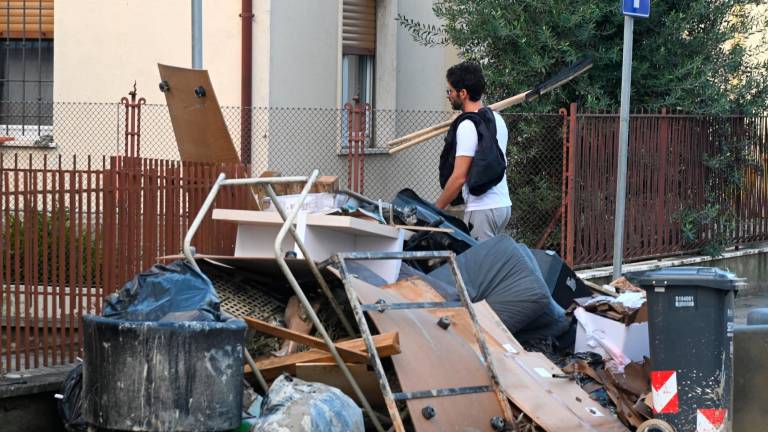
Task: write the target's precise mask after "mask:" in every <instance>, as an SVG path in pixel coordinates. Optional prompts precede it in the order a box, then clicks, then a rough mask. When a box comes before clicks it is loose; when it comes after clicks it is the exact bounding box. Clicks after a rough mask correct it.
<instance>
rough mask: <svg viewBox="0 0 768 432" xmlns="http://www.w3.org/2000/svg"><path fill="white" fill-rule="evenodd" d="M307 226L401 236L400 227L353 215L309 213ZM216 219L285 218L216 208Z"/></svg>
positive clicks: (272, 221)
mask: <svg viewBox="0 0 768 432" xmlns="http://www.w3.org/2000/svg"><path fill="white" fill-rule="evenodd" d="M306 216H307V226H313V227H322V228H328V229H331V230H334V231H339V232H346V233H352V234H357V235H368V236H370V235H375V236H381V237H388V238H393V239H396V238H398V237H399V236H400V234H399V231H400V230H399V229H398V228H395V227H392V226H390V225H384V224H380V223H378V222H371V221H368V220H363V219H360V218H356V217H351V216H332V215H323V214H308V215H306ZM211 218H212V219H214V220H220V221H229V222H235V223H237V224H244V225H282V224H283V219H282V218H281V217H280V215H279V214H278V213H277V212H271V211H251V210H232V209H214V210H213V213H212V215H211Z"/></svg>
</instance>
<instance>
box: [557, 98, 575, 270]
mask: <svg viewBox="0 0 768 432" xmlns="http://www.w3.org/2000/svg"><path fill="white" fill-rule="evenodd" d="M560 113H561V114H562V115H563V116H564V119H563V190H562V204H561V206H562V207H561V213H562V219H561V224H560V256H561V257H562V258H563V260H564V261H565V262H566V263H567V264H568V265H569V266H570V267H573V264H574V249H575V247H576V243H575V239H574V220H573V218H574V208H573V201H574V200H573V198H574V196H573V195H574V190H575V188H574V184H573V181H574V180H573V178H574V171H575V169H576V156H575V153H576V152H575V151H574V147H575V145H576V127H577V123H576V113H577V105H576V103H572V104H571V105H570V109H569V110H568V111H567V112H566V110H565V109H562V110H560Z"/></svg>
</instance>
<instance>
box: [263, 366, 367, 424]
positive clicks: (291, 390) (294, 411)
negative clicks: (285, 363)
mask: <svg viewBox="0 0 768 432" xmlns="http://www.w3.org/2000/svg"><path fill="white" fill-rule="evenodd" d="M261 412H262V417H260V418H259V419H258V420H257V421H256V422H255V423H254V425H253V427H252V428H251V431H252V432H257V431H293V432H314V431H323V432H363V431H364V430H365V429H364V423H363V412H362V410H361V409H360V408H359V407H358V406H357V405H356V404H355V402H354V401H353V400H352V399H351V398H350V397H349V396H347V395H345V394H344V393H342V392H341V390H339V389H337V388H335V387H331V386H328V385H325V384H321V383H310V382H306V381H302V380H300V379H298V378H291V377H290V376H289V375H282V376H280V377H278V378H277V379H276V380H275V382H274V383H272V386H271V387H270V389H269V393H267V397H266V399H264V403H263V404H262V406H261Z"/></svg>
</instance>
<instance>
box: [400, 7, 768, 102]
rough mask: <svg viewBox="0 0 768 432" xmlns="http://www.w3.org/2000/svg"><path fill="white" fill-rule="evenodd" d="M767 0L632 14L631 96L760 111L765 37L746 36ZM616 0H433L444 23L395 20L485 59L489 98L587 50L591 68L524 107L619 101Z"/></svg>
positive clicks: (766, 96)
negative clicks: (753, 41)
mask: <svg viewBox="0 0 768 432" xmlns="http://www.w3.org/2000/svg"><path fill="white" fill-rule="evenodd" d="M764 1H765V0H689V1H679V0H654V2H653V7H652V10H651V17H650V18H649V19H636V20H635V25H634V29H635V30H634V50H633V51H634V52H633V71H632V82H633V88H632V106H633V108H645V109H650V110H654V111H655V110H657V109H658V108H659V107H663V106H666V107H670V108H672V109H681V110H685V111H688V112H701V113H709V114H714V113H734V112H743V113H754V112H763V111H764V110H765V109H766V108H767V107H768V60H766V61H762V62H759V63H758V62H757V61H750V59H752V60H754V59H756V58H758V55H759V54H760V53H765V52H766V51H768V41H763V43H758V44H757V46H756V47H752V48H749V47H747V46H746V44H745V42H744V41H745V40H746V38H747V37H749V36H750V35H752V34H755V33H756V32H759V31H762V30H763V29H765V28H766V27H768V17H766V16H763V17H757V16H755V15H754V14H750V13H749V11H750V10H751V9H750V8H751V6H753V5H758V4H761V3H763V2H764ZM620 3H621V2H619V1H617V0H576V1H572V0H569V1H566V0H437V1H435V2H434V4H433V6H432V9H433V11H434V13H435V15H436V16H437V17H438V18H439V19H440V20H441V22H442V23H443V26H442V27H436V26H434V25H429V24H423V23H419V22H417V21H414V20H412V19H410V18H408V17H406V16H399V17H398V21H399V22H400V24H401V25H402V27H403V28H405V29H406V30H407V31H408V32H409V33H410V34H411V36H412V37H413V39H414V40H415V41H417V42H419V43H421V44H423V45H427V46H434V45H443V44H452V45H454V46H456V47H457V48H458V49H459V52H460V54H461V56H462V57H464V58H472V59H476V60H478V61H480V62H481V63H482V64H483V67H484V71H485V72H486V78H487V80H488V84H489V86H488V87H489V88H488V97H487V98H486V100H487V101H495V100H499V99H501V98H504V97H509V96H511V95H514V94H517V93H520V92H522V91H525V90H526V89H528V88H530V87H531V86H532V85H534V84H535V83H537V82H540V81H541V80H543V79H544V78H546V77H547V76H549V75H551V74H553V73H554V72H556V71H558V70H560V69H562V68H563V67H566V66H568V65H571V64H573V63H574V62H576V61H577V60H578V59H579V58H581V57H583V56H585V55H590V56H592V58H593V60H594V67H593V68H592V70H590V71H589V72H588V73H587V74H585V75H583V76H581V77H579V78H578V79H576V80H574V81H572V82H571V83H569V84H567V85H566V86H564V87H562V88H561V89H559V90H556V91H555V92H553V93H551V94H548V95H545V96H544V97H542V98H541V99H540V100H539V101H537V102H536V103H534V104H529V105H528V107H527V108H525V109H529V110H532V111H542V110H546V111H550V110H552V109H556V108H560V107H564V106H566V105H567V104H568V103H570V102H577V103H579V104H580V106H582V107H584V108H586V109H588V110H597V109H616V108H617V107H618V105H619V98H620V95H619V89H620V85H621V62H622V46H623V19H624V18H623V17H622V15H621V13H620Z"/></svg>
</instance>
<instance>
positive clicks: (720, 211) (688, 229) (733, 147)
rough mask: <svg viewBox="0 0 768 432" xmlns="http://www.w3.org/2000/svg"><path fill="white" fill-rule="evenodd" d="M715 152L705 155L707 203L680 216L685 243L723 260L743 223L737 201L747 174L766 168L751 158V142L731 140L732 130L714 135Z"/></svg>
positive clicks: (724, 130)
mask: <svg viewBox="0 0 768 432" xmlns="http://www.w3.org/2000/svg"><path fill="white" fill-rule="evenodd" d="M713 133H714V134H715V135H716V137H717V140H716V141H715V149H714V151H713V152H711V153H707V154H705V155H704V158H703V159H704V165H705V166H706V167H707V170H708V173H707V178H706V180H705V184H704V203H703V205H701V206H700V207H699V208H694V207H689V208H683V209H681V210H680V211H679V212H678V213H677V214H676V215H675V217H676V220H678V221H679V222H680V225H681V233H682V237H683V241H684V242H685V243H687V244H696V243H701V244H702V246H701V252H702V253H704V254H706V255H710V256H719V255H721V254H722V252H723V250H724V249H725V248H726V247H727V246H729V245H730V244H731V243H733V234H734V232H735V230H736V227H737V224H738V223H739V220H738V219H737V215H736V211H735V210H734V208H735V205H734V203H735V202H734V199H735V197H736V196H737V195H738V193H739V191H740V190H741V189H742V188H743V187H744V184H745V180H746V179H745V174H746V173H747V172H748V171H752V172H754V173H756V174H757V175H762V174H763V172H762V166H761V165H760V164H759V163H758V161H756V160H755V159H754V158H753V157H752V156H751V154H750V151H749V148H750V143H749V141H748V140H733V139H730V136H731V130H730V128H728V127H723V128H721V129H719V130H715V131H713Z"/></svg>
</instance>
